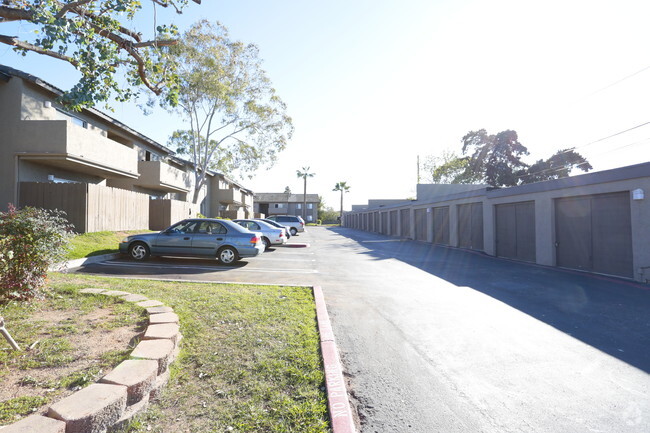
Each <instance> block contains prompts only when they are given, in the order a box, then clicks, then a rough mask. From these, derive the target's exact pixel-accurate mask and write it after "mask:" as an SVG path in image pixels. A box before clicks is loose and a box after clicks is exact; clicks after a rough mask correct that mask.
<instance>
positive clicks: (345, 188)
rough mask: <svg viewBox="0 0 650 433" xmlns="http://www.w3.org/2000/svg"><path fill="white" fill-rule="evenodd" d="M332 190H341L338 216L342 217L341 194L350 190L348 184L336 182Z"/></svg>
mask: <svg viewBox="0 0 650 433" xmlns="http://www.w3.org/2000/svg"><path fill="white" fill-rule="evenodd" d="M332 191H340V192H341V213H340V217H343V194H344V193H346V192H349V191H350V185H348V183H347V182H336V185H334V189H333V190H332Z"/></svg>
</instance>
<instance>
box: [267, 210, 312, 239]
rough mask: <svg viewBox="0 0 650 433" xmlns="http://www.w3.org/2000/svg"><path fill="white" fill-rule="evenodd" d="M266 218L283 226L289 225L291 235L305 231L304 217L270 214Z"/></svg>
mask: <svg viewBox="0 0 650 433" xmlns="http://www.w3.org/2000/svg"><path fill="white" fill-rule="evenodd" d="M266 219H269V220H271V221H276V222H278V223H280V224H282V225H283V226H287V227H289V231H290V232H291V236H295V235H296V234H297V233H298V232H304V231H305V220H303V219H302V217H299V216H294V215H270V216H269V217H267V218H266Z"/></svg>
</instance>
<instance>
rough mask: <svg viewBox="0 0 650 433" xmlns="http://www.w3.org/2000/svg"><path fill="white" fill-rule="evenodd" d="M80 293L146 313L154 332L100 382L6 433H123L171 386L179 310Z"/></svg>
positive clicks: (131, 297) (127, 296)
mask: <svg viewBox="0 0 650 433" xmlns="http://www.w3.org/2000/svg"><path fill="white" fill-rule="evenodd" d="M98 257H100V256H98ZM80 292H81V293H88V294H102V295H106V296H115V297H119V298H122V299H123V300H124V301H125V302H133V303H135V304H136V305H138V306H140V307H143V308H145V309H146V310H147V313H148V314H149V326H148V327H147V329H146V330H145V332H144V333H143V334H142V339H141V340H140V342H139V343H138V345H137V346H136V347H135V348H134V349H133V351H132V352H131V355H130V356H129V359H128V360H126V361H123V362H122V363H121V364H119V365H117V366H116V367H115V368H113V369H112V370H111V371H110V372H109V373H108V374H106V375H105V376H104V377H102V378H101V379H100V380H99V382H97V383H94V384H92V385H90V386H87V387H86V388H83V389H81V390H79V391H76V392H75V393H73V394H71V395H69V396H67V397H65V398H64V399H62V400H59V401H58V402H56V403H53V404H52V405H50V407H49V408H48V410H47V414H46V416H42V415H30V416H28V417H27V418H24V419H22V420H20V421H18V422H15V423H13V424H9V425H7V426H4V427H0V430H1V431H2V433H22V432H39V433H77V432H78V433H103V432H106V431H107V430H111V429H117V428H120V427H123V426H124V425H125V424H126V423H128V422H129V421H130V420H131V419H132V418H133V417H134V416H135V415H136V414H137V413H139V412H141V411H142V410H144V409H146V408H147V406H148V405H149V402H150V401H153V400H156V399H157V398H158V397H159V396H160V393H161V390H162V388H163V387H164V386H165V385H166V384H167V382H168V381H169V368H168V367H169V365H170V364H171V363H172V362H173V361H174V359H175V358H176V357H177V356H178V352H179V350H180V346H179V342H180V340H181V338H182V335H181V333H180V327H179V319H178V316H177V315H176V313H174V312H173V309H172V308H171V307H166V306H164V305H163V303H162V302H159V301H154V300H150V299H148V298H147V297H145V296H142V295H136V294H131V293H128V292H121V291H117V290H106V289H93V288H87V289H82V290H80Z"/></svg>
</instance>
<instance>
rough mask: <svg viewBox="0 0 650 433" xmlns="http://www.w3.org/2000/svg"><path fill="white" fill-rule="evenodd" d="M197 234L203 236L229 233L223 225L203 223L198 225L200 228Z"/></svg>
mask: <svg viewBox="0 0 650 433" xmlns="http://www.w3.org/2000/svg"><path fill="white" fill-rule="evenodd" d="M196 232H197V233H201V234H209V235H211V234H212V235H214V234H226V233H227V231H226V228H225V227H224V226H223V225H221V224H219V223H216V222H213V221H201V222H200V223H199V224H198V228H197V230H196Z"/></svg>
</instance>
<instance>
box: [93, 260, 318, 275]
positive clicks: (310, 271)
mask: <svg viewBox="0 0 650 433" xmlns="http://www.w3.org/2000/svg"><path fill="white" fill-rule="evenodd" d="M101 264H102V265H104V266H122V267H127V268H129V267H130V268H142V267H144V268H161V267H164V268H165V269H193V270H210V271H215V272H216V271H237V270H241V271H249V272H267V273H277V272H293V273H296V274H317V273H318V271H317V270H316V269H264V268H249V267H238V266H191V265H170V264H154V263H125V262H114V261H106V262H102V263H101Z"/></svg>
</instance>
